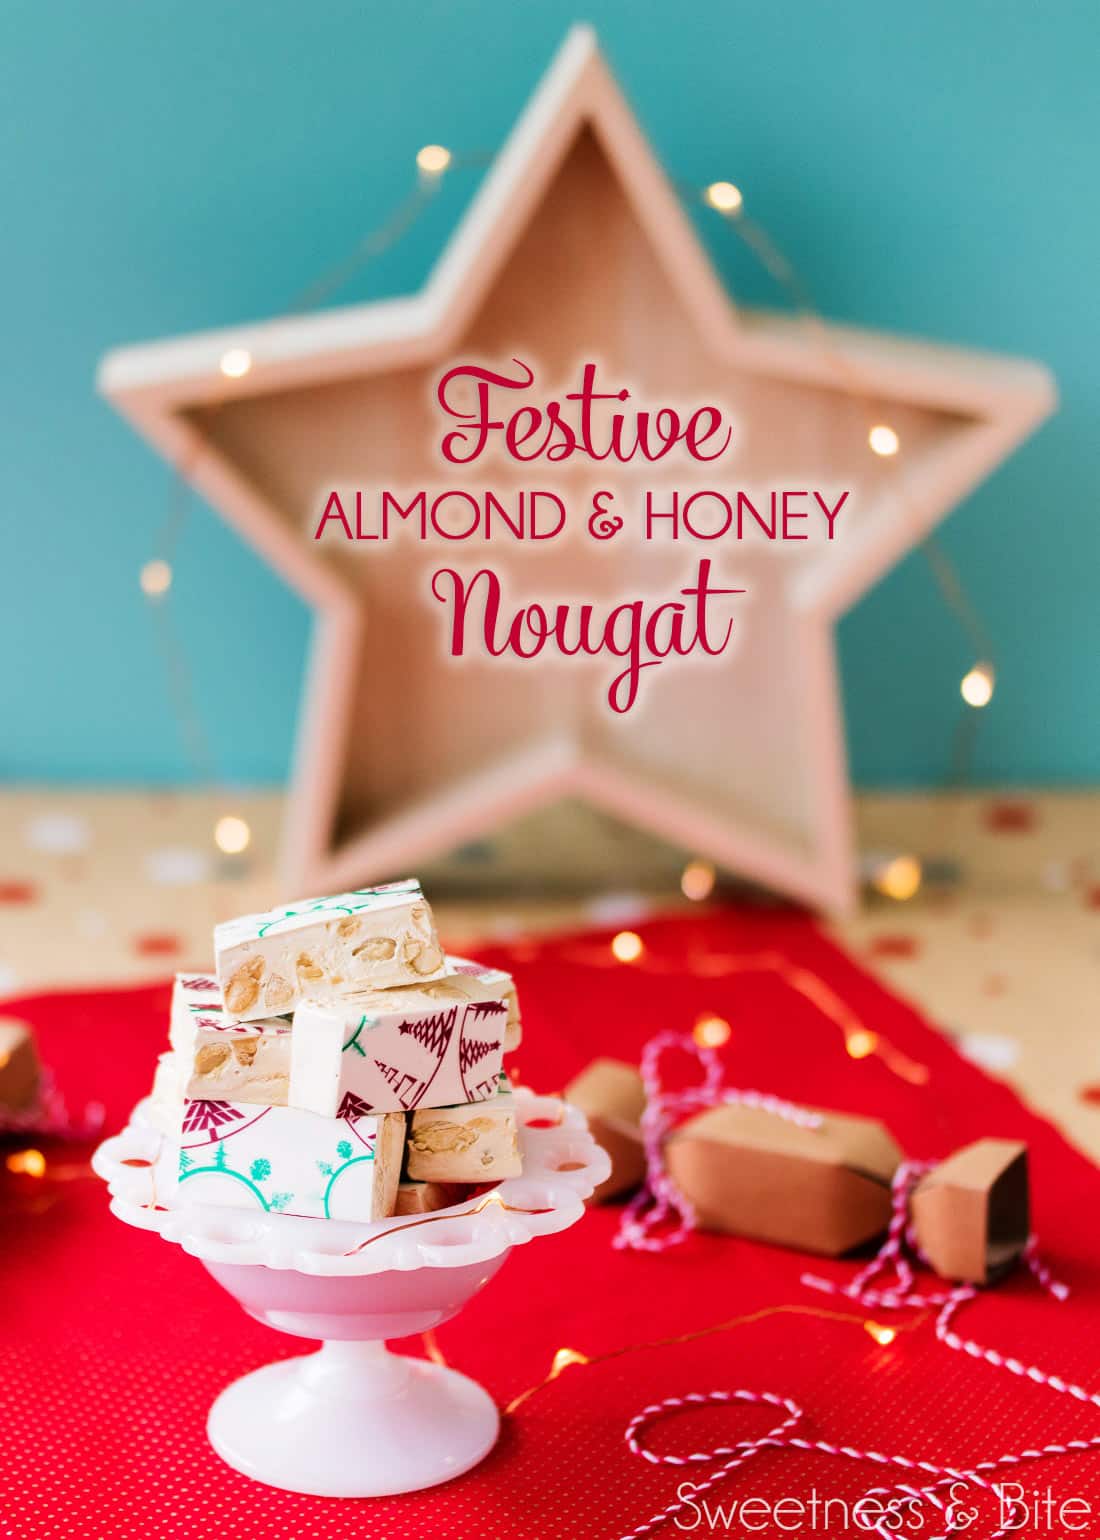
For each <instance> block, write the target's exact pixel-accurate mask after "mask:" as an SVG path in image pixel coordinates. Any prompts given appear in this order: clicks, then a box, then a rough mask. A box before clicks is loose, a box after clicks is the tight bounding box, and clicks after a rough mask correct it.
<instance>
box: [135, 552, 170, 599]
mask: <svg viewBox="0 0 1100 1540" xmlns="http://www.w3.org/2000/svg"><path fill="white" fill-rule="evenodd" d="M139 582H140V583H141V591H142V593H143V594H144V595H145V596H146V598H148V599H159V598H160V597H161V596H162V594H166V593H167V592H168V590H169V589H170V588H171V586H172V569H171V567H170V566H169V565H168V563H167V562H166V561H161V560H160V558H159V557H157V558H156V559H155V560H154V561H147V562H146V563H145V565H144V567H142V569H141V576H140V578H139Z"/></svg>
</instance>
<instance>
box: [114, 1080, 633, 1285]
mask: <svg viewBox="0 0 1100 1540" xmlns="http://www.w3.org/2000/svg"><path fill="white" fill-rule="evenodd" d="M515 1097H516V1122H517V1131H518V1134H519V1141H520V1151H521V1154H522V1156H523V1174H522V1176H517V1177H509V1178H508V1179H507V1180H505V1181H503V1182H501V1183H499V1184H498V1185H497V1186H496V1187H494V1188H493V1189H491V1190H490V1191H489V1192H486V1193H482V1194H480V1195H478V1196H477V1197H474V1198H467V1199H465V1200H464V1201H463V1202H462V1203H457V1204H454V1205H453V1206H452V1207H450V1208H445V1209H436V1210H435V1211H434V1212H433V1213H431V1214H409V1215H405V1216H403V1217H401V1218H392V1219H380V1220H377V1221H376V1222H375V1223H373V1224H354V1223H349V1222H347V1221H344V1220H335V1219H309V1218H303V1217H300V1216H297V1215H291V1214H264V1213H258V1212H253V1211H251V1210H244V1209H235V1208H217V1207H214V1206H213V1205H208V1204H188V1205H187V1206H185V1207H179V1208H172V1207H162V1206H159V1205H154V1204H153V1203H151V1202H150V1201H148V1200H149V1197H150V1195H151V1190H152V1180H151V1176H150V1172H151V1170H152V1169H153V1167H154V1166H155V1163H156V1161H157V1159H158V1158H160V1157H163V1156H164V1154H165V1152H166V1149H167V1148H168V1146H169V1145H170V1144H171V1142H172V1141H171V1140H169V1138H168V1136H167V1135H165V1134H163V1133H161V1132H158V1131H157V1130H156V1129H155V1128H153V1127H152V1125H151V1124H150V1123H149V1122H148V1121H147V1109H148V1101H147V1100H146V1101H141V1102H139V1103H138V1105H137V1106H136V1107H135V1108H134V1111H133V1112H132V1113H131V1115H130V1121H129V1122H128V1123H127V1125H126V1127H125V1128H124V1129H123V1130H122V1132H121V1133H118V1134H115V1135H114V1136H113V1137H112V1138H110V1139H106V1140H104V1142H103V1143H102V1144H101V1145H100V1146H99V1148H98V1149H97V1150H96V1152H95V1154H94V1155H93V1156H92V1169H93V1171H94V1172H95V1173H96V1175H97V1176H100V1177H102V1178H103V1180H104V1181H105V1182H106V1183H107V1187H108V1191H109V1192H110V1195H111V1212H112V1213H113V1214H114V1215H115V1216H116V1217H117V1218H119V1219H121V1220H123V1221H124V1223H126V1224H129V1225H134V1226H136V1227H137V1228H138V1229H142V1230H152V1231H155V1232H156V1233H157V1234H159V1235H160V1237H161V1239H162V1240H166V1241H171V1242H173V1243H174V1244H176V1245H178V1246H182V1247H183V1249H184V1251H187V1252H189V1253H190V1254H191V1255H192V1256H194V1257H198V1258H199V1259H200V1260H201V1261H204V1262H216V1263H223V1264H224V1263H234V1264H238V1265H246V1266H247V1265H257V1266H262V1267H271V1268H277V1269H290V1270H293V1271H295V1272H299V1273H307V1274H313V1275H316V1276H319V1277H343V1278H348V1277H353V1278H357V1277H365V1276H367V1275H369V1274H372V1273H381V1272H390V1271H399V1272H410V1271H412V1270H413V1269H415V1268H420V1267H467V1266H471V1265H473V1264H476V1263H479V1262H488V1261H490V1260H491V1259H492V1258H494V1257H497V1256H499V1255H500V1254H501V1253H502V1252H504V1251H508V1250H510V1248H511V1247H513V1246H522V1245H524V1244H526V1242H527V1241H531V1240H535V1239H536V1238H537V1237H539V1236H542V1235H554V1234H556V1233H557V1232H558V1231H560V1230H566V1229H568V1228H569V1226H570V1225H573V1224H576V1222H577V1220H578V1219H580V1217H581V1215H582V1214H583V1213H584V1200H585V1199H586V1198H588V1197H590V1196H591V1195H592V1192H593V1191H594V1189H595V1188H596V1187H597V1186H598V1185H599V1184H600V1183H601V1182H603V1181H605V1180H606V1178H607V1176H608V1175H609V1174H610V1170H611V1163H610V1160H609V1159H608V1157H607V1155H606V1154H605V1152H604V1151H603V1150H602V1149H600V1147H599V1145H597V1143H596V1141H595V1140H594V1139H593V1137H592V1135H591V1134H590V1133H589V1131H588V1124H587V1122H586V1121H585V1117H584V1114H583V1113H582V1112H580V1111H579V1110H578V1109H577V1108H576V1107H572V1106H570V1105H569V1104H568V1103H566V1102H563V1101H561V1100H560V1099H559V1098H558V1097H555V1096H538V1095H536V1094H535V1093H534V1092H533V1091H529V1090H527V1089H526V1088H522V1087H519V1088H517V1089H516V1092H515Z"/></svg>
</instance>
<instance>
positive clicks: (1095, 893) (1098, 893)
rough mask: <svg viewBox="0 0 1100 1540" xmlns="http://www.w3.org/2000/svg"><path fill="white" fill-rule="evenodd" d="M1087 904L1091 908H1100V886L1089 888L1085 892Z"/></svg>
mask: <svg viewBox="0 0 1100 1540" xmlns="http://www.w3.org/2000/svg"><path fill="white" fill-rule="evenodd" d="M1085 904H1086V905H1087V907H1088V908H1089V909H1100V887H1092V888H1089V889H1088V891H1087V892H1086V894H1085Z"/></svg>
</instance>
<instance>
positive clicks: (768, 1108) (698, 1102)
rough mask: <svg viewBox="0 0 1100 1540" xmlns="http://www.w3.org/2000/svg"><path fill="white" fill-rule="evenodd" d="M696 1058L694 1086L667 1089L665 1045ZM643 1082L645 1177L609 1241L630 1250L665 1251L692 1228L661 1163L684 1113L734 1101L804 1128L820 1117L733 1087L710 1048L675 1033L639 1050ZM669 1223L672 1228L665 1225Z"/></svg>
mask: <svg viewBox="0 0 1100 1540" xmlns="http://www.w3.org/2000/svg"><path fill="white" fill-rule="evenodd" d="M670 1049H672V1050H678V1051H680V1052H682V1053H686V1054H687V1055H689V1057H691V1058H693V1059H695V1061H696V1063H697V1064H698V1066H699V1069H700V1070H701V1072H702V1079H701V1080H700V1081H699V1083H698V1084H697V1085H692V1086H689V1087H687V1088H686V1089H684V1090H679V1091H667V1090H666V1089H665V1087H664V1082H663V1080H662V1079H661V1059H662V1057H663V1055H664V1054H665V1053H666V1052H667V1051H668V1050H670ZM642 1082H643V1084H644V1086H645V1098H646V1104H645V1111H644V1112H643V1114H642V1145H643V1148H644V1150H645V1163H646V1176H645V1181H644V1183H643V1184H642V1187H641V1188H640V1190H639V1191H638V1192H637V1193H636V1194H635V1196H634V1197H633V1198H632V1199H631V1200H630V1202H629V1203H628V1204H627V1207H626V1209H625V1210H624V1211H623V1217H622V1221H621V1223H620V1225H619V1233H618V1234H617V1235H616V1237H615V1239H614V1242H613V1244H614V1245H615V1246H617V1247H619V1248H620V1249H625V1248H629V1249H630V1250H633V1251H667V1250H668V1248H669V1247H670V1246H677V1245H679V1244H680V1243H681V1242H682V1241H685V1240H686V1239H687V1237H688V1236H689V1235H690V1234H691V1232H692V1230H694V1229H695V1228H696V1227H697V1220H696V1217H695V1208H694V1205H693V1204H692V1203H691V1201H690V1200H689V1199H688V1198H687V1197H685V1195H684V1194H683V1193H682V1192H681V1191H680V1189H679V1188H678V1187H677V1186H676V1184H675V1182H674V1181H673V1180H672V1178H671V1177H670V1176H669V1174H668V1171H667V1169H666V1168H665V1158H664V1141H665V1139H666V1137H667V1135H668V1134H669V1133H670V1132H671V1131H672V1129H673V1128H675V1127H676V1125H677V1123H679V1122H681V1121H682V1120H683V1119H684V1118H685V1117H689V1116H690V1115H691V1114H692V1113H693V1112H702V1111H704V1110H705V1109H706V1108H707V1107H717V1106H720V1105H723V1104H726V1103H736V1104H738V1105H739V1106H742V1107H760V1108H762V1109H763V1110H764V1111H765V1112H771V1113H774V1114H775V1116H776V1117H779V1118H783V1119H785V1120H786V1121H787V1122H790V1123H797V1124H799V1126H800V1127H803V1128H819V1127H820V1126H821V1122H822V1119H821V1116H820V1114H819V1113H816V1112H808V1111H807V1110H806V1108H805V1107H798V1106H796V1105H795V1104H794V1103H793V1102H785V1101H782V1100H781V1099H780V1098H779V1097H778V1096H770V1095H768V1094H767V1093H766V1092H763V1091H740V1090H733V1089H730V1088H729V1087H726V1086H723V1084H722V1062H721V1060H720V1059H719V1057H718V1055H717V1054H716V1053H715V1051H714V1049H713V1048H702V1047H700V1046H699V1045H698V1044H697V1043H696V1042H695V1040H694V1038H692V1037H689V1036H686V1035H683V1034H681V1033H679V1032H659V1033H658V1034H657V1036H656V1037H651V1038H650V1040H649V1042H648V1043H646V1045H645V1048H644V1049H643V1050H642ZM670 1225H671V1228H670V1227H669V1226H670Z"/></svg>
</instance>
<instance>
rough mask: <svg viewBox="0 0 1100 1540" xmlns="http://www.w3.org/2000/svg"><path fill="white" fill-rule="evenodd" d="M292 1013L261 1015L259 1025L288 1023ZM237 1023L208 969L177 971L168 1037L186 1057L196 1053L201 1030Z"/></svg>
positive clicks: (231, 1025) (226, 1027)
mask: <svg viewBox="0 0 1100 1540" xmlns="http://www.w3.org/2000/svg"><path fill="white" fill-rule="evenodd" d="M289 1024H290V1017H289V1016H272V1017H269V1018H261V1019H258V1020H257V1021H256V1022H255V1025H256V1026H260V1027H262V1026H269V1025H270V1026H273V1027H275V1026H289ZM234 1025H235V1024H234V1023H233V1022H232V1021H231V1019H230V1018H229V1017H228V1016H227V1015H226V1014H225V1012H224V1011H223V1010H222V991H221V985H220V984H219V983H218V981H217V979H216V978H214V977H212V976H211V975H210V974H208V973H177V974H176V977H175V982H174V983H173V985H172V1005H171V1011H170V1014H169V1019H168V1041H169V1043H170V1045H171V1047H172V1048H173V1049H174V1051H175V1052H176V1053H179V1054H182V1056H183V1057H184V1058H185V1059H191V1058H193V1057H194V1053H195V1049H196V1047H197V1046H198V1040H199V1034H200V1032H203V1033H209V1032H213V1031H217V1030H226V1029H229V1028H231V1027H233V1026H234Z"/></svg>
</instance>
